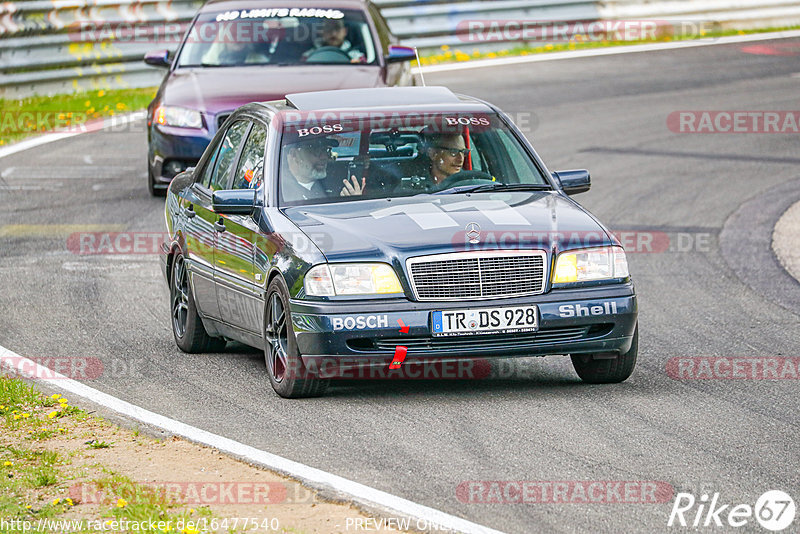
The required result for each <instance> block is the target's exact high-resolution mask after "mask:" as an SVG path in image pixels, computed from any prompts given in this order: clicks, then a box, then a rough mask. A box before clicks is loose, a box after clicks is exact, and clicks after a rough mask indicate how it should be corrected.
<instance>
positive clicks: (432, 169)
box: [162, 87, 638, 398]
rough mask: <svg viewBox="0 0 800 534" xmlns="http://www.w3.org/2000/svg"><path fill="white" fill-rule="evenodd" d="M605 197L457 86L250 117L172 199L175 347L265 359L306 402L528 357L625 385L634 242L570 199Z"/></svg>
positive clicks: (177, 185)
mask: <svg viewBox="0 0 800 534" xmlns="http://www.w3.org/2000/svg"><path fill="white" fill-rule="evenodd" d="M589 187H590V177H589V173H588V172H587V171H582V170H579V171H562V172H551V171H548V170H547V168H546V167H545V165H544V163H543V162H542V160H541V159H540V158H539V156H538V155H537V154H536V152H535V151H534V150H533V148H532V147H531V145H530V144H529V143H528V141H527V140H526V139H525V137H524V136H523V135H522V133H521V132H520V131H519V130H518V129H517V128H516V127H515V126H514V124H512V122H511V120H510V119H509V118H508V117H507V116H506V115H505V114H504V113H502V112H501V111H500V110H499V109H497V108H496V107H494V106H492V105H491V104H488V103H486V102H483V101H480V100H477V99H475V98H471V97H467V96H462V95H456V94H454V93H452V92H450V91H449V90H448V89H445V88H442V87H404V88H374V89H352V90H339V91H324V92H313V93H298V94H290V95H288V96H287V97H286V98H285V99H284V100H279V101H271V102H263V103H251V104H247V105H245V106H243V107H241V108H239V109H237V110H236V111H235V113H234V114H233V115H232V117H231V118H230V119H229V120H228V121H226V123H225V126H224V128H222V129H221V130H220V131H219V132H217V134H216V135H215V136H214V138H213V140H212V141H211V144H210V145H209V147H208V148H207V149H206V151H205V152H204V153H203V156H202V157H201V158H200V161H199V163H198V164H197V166H196V167H193V168H190V169H188V170H186V171H185V172H182V173H180V174H178V175H177V176H176V177H175V179H174V180H173V181H172V183H171V185H170V187H169V190H168V194H167V199H166V224H167V230H168V235H169V239H168V240H167V241H166V242H165V243H164V244H163V247H162V248H163V254H162V266H163V270H164V273H165V275H166V280H167V282H168V284H169V288H170V296H171V313H172V316H171V322H172V328H173V333H174V337H175V341H176V343H177V345H178V347H180V348H181V349H182V350H184V351H186V352H203V351H208V352H215V351H219V350H221V348H222V347H223V346H224V345H225V343H226V342H227V341H230V340H234V341H238V342H241V343H245V344H248V345H251V346H253V347H256V348H258V349H263V350H264V354H265V359H266V365H267V369H268V376H269V379H270V382H271V385H272V387H273V388H274V390H275V391H276V392H277V394H278V395H280V396H283V397H289V398H292V397H308V396H316V395H321V394H323V393H324V391H325V390H326V388H327V387H328V385H329V384H330V383H331V379H332V378H336V377H345V378H347V377H350V378H357V377H374V376H376V375H375V374H374V373H372V371H374V370H376V369H378V370H381V371H383V370H386V369H392V370H393V371H398V372H402V370H403V369H411V368H412V367H410V366H413V365H427V364H429V363H431V362H432V363H434V364H439V365H441V364H444V363H447V362H456V364H457V365H458V369H459V370H460V371H463V370H467V371H468V370H469V369H470V364H469V362H475V361H477V360H480V361H483V362H487V361H488V362H493V361H496V360H495V359H499V358H509V357H521V356H544V355H570V356H571V360H572V363H573V367H574V369H575V371H576V372H577V374H578V376H579V377H580V378H581V379H583V380H584V381H586V382H590V383H614V382H621V381H623V380H625V379H627V378H628V377H629V376H630V374H631V373H632V371H633V369H634V365H635V363H636V356H637V353H638V326H637V314H638V310H637V301H636V295H635V291H634V286H633V282H632V281H631V278H630V275H629V272H628V264H627V260H626V257H625V252H624V250H623V248H622V246H621V244H620V243H619V241H618V240H617V239H616V238H615V237H614V236H613V235H612V234H611V233H610V232H609V231H608V230H607V229H606V228H605V227H603V226H602V225H601V224H600V223H599V222H597V220H596V219H595V218H594V217H593V216H592V215H591V214H589V213H588V212H587V211H586V210H584V209H583V208H582V207H581V206H580V205H579V204H577V203H576V202H575V201H574V200H573V199H572V198H571V196H570V195H573V194H576V193H580V192H583V191H587V190H588V189H589ZM465 362H467V363H465ZM462 364H464V365H463V366H462ZM365 370H370V373H369V375H368V376H365V374H364V372H365ZM465 374H468V373H465ZM379 375H380V374H379Z"/></svg>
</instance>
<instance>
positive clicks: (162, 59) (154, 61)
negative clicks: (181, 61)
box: [144, 50, 172, 67]
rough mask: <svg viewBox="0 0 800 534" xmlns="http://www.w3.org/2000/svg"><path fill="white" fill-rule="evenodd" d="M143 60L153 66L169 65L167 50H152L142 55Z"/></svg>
mask: <svg viewBox="0 0 800 534" xmlns="http://www.w3.org/2000/svg"><path fill="white" fill-rule="evenodd" d="M144 62H145V63H147V64H148V65H152V66H154V67H169V66H170V65H171V64H172V62H171V61H170V60H169V50H153V51H152V52H148V53H146V54H145V55H144Z"/></svg>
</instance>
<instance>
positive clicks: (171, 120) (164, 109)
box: [154, 106, 203, 128]
mask: <svg viewBox="0 0 800 534" xmlns="http://www.w3.org/2000/svg"><path fill="white" fill-rule="evenodd" d="M154 119H155V121H156V122H157V123H158V124H161V125H163V126H177V127H179V128H202V127H203V118H202V117H201V116H200V112H199V111H195V110H193V109H188V108H181V107H178V106H158V107H157V108H156V112H155V114H154Z"/></svg>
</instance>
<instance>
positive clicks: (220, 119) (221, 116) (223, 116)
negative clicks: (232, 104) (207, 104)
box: [217, 111, 231, 130]
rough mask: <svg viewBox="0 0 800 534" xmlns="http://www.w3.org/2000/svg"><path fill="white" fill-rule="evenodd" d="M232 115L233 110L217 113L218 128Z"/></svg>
mask: <svg viewBox="0 0 800 534" xmlns="http://www.w3.org/2000/svg"><path fill="white" fill-rule="evenodd" d="M230 116H231V112H230V111H229V112H226V113H220V114H219V115H217V130H219V129H220V128H222V125H223V124H225V121H226V120H228V117H230Z"/></svg>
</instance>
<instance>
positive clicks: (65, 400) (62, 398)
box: [58, 397, 69, 404]
mask: <svg viewBox="0 0 800 534" xmlns="http://www.w3.org/2000/svg"><path fill="white" fill-rule="evenodd" d="M58 402H60V403H61V404H66V403H68V402H69V401H68V400H67V398H66V397H61V398H60V399H58Z"/></svg>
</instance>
